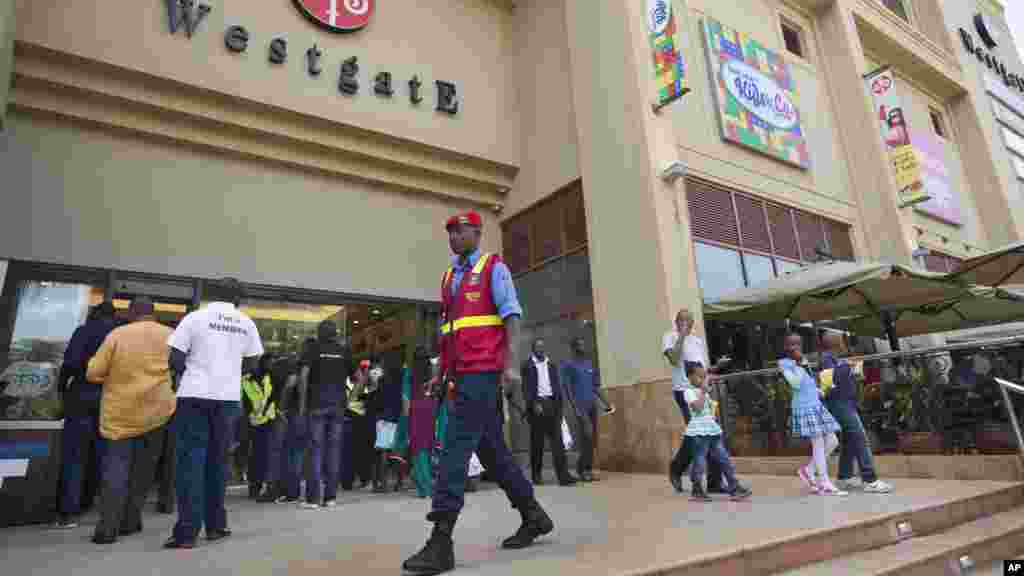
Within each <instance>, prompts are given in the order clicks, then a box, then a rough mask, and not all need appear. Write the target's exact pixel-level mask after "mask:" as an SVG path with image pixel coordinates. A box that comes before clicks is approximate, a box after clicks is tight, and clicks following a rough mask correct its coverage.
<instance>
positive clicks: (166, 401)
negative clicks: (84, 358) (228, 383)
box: [86, 297, 175, 544]
mask: <svg viewBox="0 0 1024 576" xmlns="http://www.w3.org/2000/svg"><path fill="white" fill-rule="evenodd" d="M131 316H132V318H133V321H132V323H130V324H127V325H125V326H121V327H120V328H117V329H116V330H114V331H113V332H111V333H110V334H109V335H108V336H107V338H106V339H105V340H104V341H103V345H102V346H100V349H99V351H98V352H96V355H95V356H93V358H92V360H90V361H89V369H88V371H87V373H86V379H87V380H89V381H90V382H95V383H97V384H100V385H101V386H102V387H103V395H102V400H101V402H100V436H102V437H103V438H104V439H106V441H107V451H106V456H105V457H104V460H103V501H102V503H101V508H100V523H99V524H98V525H97V526H96V532H95V533H94V534H93V537H92V541H93V542H95V543H97V544H111V543H113V542H116V541H117V538H118V536H120V535H127V534H134V533H136V532H141V531H142V512H141V511H142V505H143V504H144V503H145V499H146V492H147V491H148V490H149V487H150V485H151V484H152V482H153V477H154V475H155V473H156V464H157V461H158V460H159V458H160V453H161V450H162V444H163V434H162V431H163V427H164V426H165V425H166V424H167V422H168V421H169V420H170V419H171V416H172V415H173V414H174V408H175V397H174V391H173V390H172V389H171V378H170V366H169V364H168V352H169V351H168V349H167V340H168V338H170V336H171V329H170V328H167V327H166V326H163V325H161V324H159V323H157V321H156V317H155V315H154V311H153V301H152V300H150V299H148V298H145V297H140V298H137V299H136V300H135V301H134V302H132V306H131Z"/></svg>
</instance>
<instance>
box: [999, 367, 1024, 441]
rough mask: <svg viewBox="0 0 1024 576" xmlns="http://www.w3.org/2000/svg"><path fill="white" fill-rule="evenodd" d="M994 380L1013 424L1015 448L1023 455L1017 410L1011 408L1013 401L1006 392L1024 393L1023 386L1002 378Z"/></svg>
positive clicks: (1022, 437) (1022, 439)
mask: <svg viewBox="0 0 1024 576" xmlns="http://www.w3.org/2000/svg"><path fill="white" fill-rule="evenodd" d="M995 381H996V383H998V384H999V391H1000V392H1002V394H1003V404H1004V405H1005V406H1006V412H1007V414H1009V415H1010V424H1011V425H1013V433H1014V434H1015V435H1016V436H1017V448H1018V449H1020V453H1021V456H1024V436H1022V435H1021V432H1020V422H1018V421H1017V412H1016V410H1014V409H1013V401H1012V400H1011V399H1010V393H1009V392H1007V390H1013V391H1014V392H1016V393H1018V394H1024V386H1021V385H1019V384H1015V383H1013V382H1010V381H1008V380H1003V379H1002V378H996V379H995Z"/></svg>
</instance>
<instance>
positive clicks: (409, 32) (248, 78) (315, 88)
mask: <svg viewBox="0 0 1024 576" xmlns="http://www.w3.org/2000/svg"><path fill="white" fill-rule="evenodd" d="M16 3H17V7H18V13H19V19H18V35H17V39H18V41H20V42H24V43H27V44H34V45H38V46H43V47H46V48H49V49H52V50H57V51H60V52H67V53H70V54H74V55H76V56H80V57H82V58H86V59H89V60H97V61H101V62H105V63H109V64H113V65H116V66H119V67H123V68H126V69H129V70H135V71H139V72H144V73H146V74H151V75H155V76H159V77H165V78H168V79H172V80H175V81H178V82H181V83H183V84H186V85H196V86H199V87H201V88H204V89H206V90H211V91H215V92H218V93H223V94H227V95H231V96H234V97H238V98H242V99H251V100H255V101H258V102H263V103H267V104H270V105H273V106H277V107H281V108H284V109H287V110H293V111H296V112H300V113H302V114H307V115H309V116H311V117H312V118H315V119H322V120H325V121H329V122H336V123H339V124H343V125H348V126H353V127H359V128H363V129H367V130H371V131H376V132H383V133H386V134H390V135H393V136H398V137H401V138H405V139H410V140H414V141H417V142H421V143H428V144H430V145H432V146H437V147H440V148H445V149H450V150H454V151H456V152H460V153H463V154H467V155H470V156H474V157H480V158H485V159H488V160H492V161H495V162H500V163H505V164H515V163H516V162H517V161H518V158H519V145H518V124H517V122H516V117H517V114H516V110H515V99H514V93H515V87H514V84H513V80H512V78H511V76H510V74H509V70H508V68H507V67H506V66H504V65H503V63H504V61H505V58H506V54H507V51H508V49H509V41H510V36H509V35H510V34H511V27H510V26H511V15H510V13H509V12H508V11H507V10H506V9H504V8H502V7H500V6H499V5H498V4H497V3H493V2H489V1H485V0H468V1H465V2H460V3H459V4H458V7H457V9H456V8H455V7H454V6H445V7H444V9H441V8H440V7H439V6H438V4H439V3H437V2H380V3H378V4H377V6H376V14H375V15H374V16H373V19H372V20H371V22H370V24H369V25H368V26H367V28H366V29H364V30H362V31H359V32H357V33H352V34H333V33H330V32H327V31H325V30H323V29H321V28H319V27H317V26H316V25H314V24H313V23H311V22H309V21H308V20H307V19H306V17H305V16H303V15H302V14H301V13H300V12H299V11H298V10H297V9H296V7H295V6H294V5H293V3H292V2H290V1H279V2H278V1H275V2H251V1H247V0H220V1H217V2H210V4H211V5H213V7H214V8H213V11H212V12H211V13H210V14H209V16H207V17H206V20H205V21H204V22H203V23H202V24H201V27H200V29H199V30H198V31H197V32H196V35H195V36H194V37H193V38H192V39H191V40H188V39H186V38H185V35H184V31H182V30H179V31H178V34H177V35H176V36H172V35H171V34H170V32H169V30H168V24H167V11H166V8H165V7H164V6H165V5H164V2H163V1H162V0H147V1H145V2H121V3H118V4H117V6H116V8H115V7H114V6H113V5H112V4H108V3H103V2H96V1H88V2H57V1H55V0H16ZM103 5H106V7H107V8H106V9H101V8H100V6H103ZM232 25H244V26H245V27H246V28H247V29H248V30H249V33H250V38H251V40H250V45H249V49H248V51H247V52H246V53H244V54H235V53H233V52H231V51H229V50H227V49H226V47H225V45H224V33H225V30H226V29H227V28H228V27H229V26H232ZM275 37H282V38H285V39H287V40H288V43H289V46H288V49H289V56H288V61H287V63H286V64H284V65H281V66H274V65H271V64H270V63H269V62H268V46H269V43H270V41H271V39H273V38H275ZM314 43H316V44H317V45H318V46H319V47H320V49H321V50H322V51H323V53H324V55H323V58H322V66H323V72H322V73H321V75H320V77H319V78H315V79H314V78H310V77H309V75H308V74H307V71H306V67H305V52H306V50H307V49H308V48H309V47H311V46H312V45H313V44H314ZM467 47H472V48H471V49H468V48H467ZM350 56H358V57H359V65H360V74H359V79H360V84H361V89H360V93H359V94H358V95H357V96H355V97H347V96H343V95H342V94H340V93H339V91H338V76H339V70H340V66H341V62H342V60H344V59H345V58H348V57H350ZM382 71H390V72H391V73H392V74H393V76H394V83H395V89H396V94H395V96H394V97H393V98H392V99H390V100H388V99H384V98H380V97H377V96H376V95H374V94H373V91H372V88H373V85H372V78H373V76H374V75H376V74H377V73H378V72H382ZM413 74H418V75H419V76H420V78H421V79H422V80H423V82H424V88H425V89H427V90H426V91H425V94H424V96H425V98H424V101H423V102H422V103H421V104H420V106H419V108H418V109H417V108H416V107H413V106H412V105H411V104H410V103H409V99H408V97H407V91H408V87H407V86H406V82H407V81H408V79H409V78H411V77H412V75H413ZM435 80H446V81H452V82H455V83H456V84H457V85H458V89H459V92H460V94H461V99H462V104H461V106H460V111H459V114H458V116H456V117H454V118H453V117H448V116H447V115H445V114H443V113H438V112H435V111H434V103H435V94H434V90H433V88H432V86H433V82H434V81H435Z"/></svg>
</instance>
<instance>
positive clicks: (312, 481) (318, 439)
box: [306, 409, 342, 504]
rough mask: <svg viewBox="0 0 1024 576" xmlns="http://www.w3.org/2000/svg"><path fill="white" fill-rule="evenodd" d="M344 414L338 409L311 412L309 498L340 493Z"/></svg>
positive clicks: (315, 499) (316, 499)
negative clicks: (339, 475)
mask: <svg viewBox="0 0 1024 576" xmlns="http://www.w3.org/2000/svg"><path fill="white" fill-rule="evenodd" d="M341 419H342V415H341V414H338V411H337V410H335V409H326V410H318V411H314V412H313V413H312V414H310V415H309V422H308V426H309V469H308V471H307V473H306V501H307V502H312V503H314V504H319V503H320V493H321V490H323V497H324V501H330V500H334V499H335V498H337V497H338V460H339V459H340V457H341V432H342V423H341Z"/></svg>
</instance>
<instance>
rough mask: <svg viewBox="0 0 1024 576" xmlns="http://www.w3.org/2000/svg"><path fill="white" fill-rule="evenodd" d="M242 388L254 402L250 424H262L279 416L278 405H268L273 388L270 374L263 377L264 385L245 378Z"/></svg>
mask: <svg viewBox="0 0 1024 576" xmlns="http://www.w3.org/2000/svg"><path fill="white" fill-rule="evenodd" d="M242 390H243V391H244V392H245V396H246V397H247V398H248V399H249V401H250V402H251V403H252V407H253V411H252V414H249V423H250V424H252V425H253V426H262V425H263V424H266V423H267V422H270V421H271V420H273V419H274V418H276V417H277V407H276V406H274V405H273V404H271V405H270V406H269V407H267V402H269V401H270V393H271V391H272V390H273V387H272V385H271V383H270V376H267V377H265V378H264V379H263V383H262V386H261V385H260V384H259V383H257V382H256V381H254V380H253V379H252V378H249V377H246V378H243V379H242ZM264 408H266V410H264Z"/></svg>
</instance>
